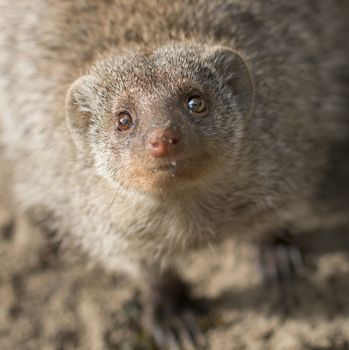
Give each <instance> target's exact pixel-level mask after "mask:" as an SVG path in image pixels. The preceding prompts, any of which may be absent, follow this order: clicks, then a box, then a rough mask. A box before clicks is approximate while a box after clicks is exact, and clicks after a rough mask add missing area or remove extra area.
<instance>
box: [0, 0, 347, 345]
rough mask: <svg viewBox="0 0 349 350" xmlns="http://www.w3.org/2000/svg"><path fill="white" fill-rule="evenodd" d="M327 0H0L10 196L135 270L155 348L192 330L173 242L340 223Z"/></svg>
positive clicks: (340, 135)
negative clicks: (211, 0) (12, 193)
mask: <svg viewBox="0 0 349 350" xmlns="http://www.w3.org/2000/svg"><path fill="white" fill-rule="evenodd" d="M341 6H343V5H342V4H341V2H340V1H334V2H331V3H329V2H327V1H325V0H321V1H318V2H316V3H315V2H312V1H304V0H296V1H293V2H291V3H290V2H289V1H286V0H282V1H264V0H258V1H256V0H246V1H238V0H219V1H214V2H210V1H207V0H198V1H190V2H188V1H183V0H175V1H172V2H167V1H152V0H141V1H139V0H137V1H135V0H131V1H130V0H127V1H126V0H108V1H107V0H104V1H95V0H81V1H73V0H63V1H59V2H54V1H50V0H38V1H29V0H25V1H20V2H10V1H7V0H1V1H0V12H1V14H2V16H1V18H0V45H1V53H0V122H1V130H2V134H1V142H2V143H3V144H4V145H5V147H6V152H5V153H6V158H7V160H8V162H10V163H11V166H12V167H13V169H14V175H13V183H14V192H15V195H16V198H17V201H18V203H19V205H18V207H19V208H20V210H22V211H23V212H30V213H32V215H34V214H35V213H39V214H38V215H41V216H45V215H48V216H49V217H50V222H51V224H52V226H54V227H55V228H56V229H57V230H58V231H59V232H60V233H61V235H62V237H63V238H64V237H70V238H71V239H73V241H74V242H76V243H77V244H78V245H79V246H80V247H81V249H83V250H84V251H86V252H88V253H89V255H90V256H91V258H92V259H94V260H96V261H100V262H102V263H103V264H104V265H105V267H106V268H108V269H110V270H124V271H125V272H126V273H128V274H129V275H130V276H131V278H133V279H134V280H136V281H139V282H140V283H141V284H142V286H143V290H144V294H143V295H144V317H145V319H146V320H147V322H146V325H147V326H146V327H147V329H148V331H149V332H150V333H151V334H152V335H153V336H154V338H155V340H156V342H157V343H158V344H159V345H160V346H166V344H168V342H169V339H173V337H174V336H173V334H172V333H171V332H172V331H173V329H176V332H177V333H180V334H182V333H183V334H182V336H183V337H188V338H190V339H191V341H192V342H194V344H195V342H198V340H197V339H198V336H197V334H198V332H197V331H196V327H195V323H194V322H193V319H192V317H191V316H190V315H191V314H190V313H189V311H190V310H191V308H192V306H193V303H192V300H191V295H190V290H189V287H188V286H187V285H186V284H185V283H184V282H183V281H182V280H181V278H180V276H179V275H178V274H177V273H176V271H175V268H174V266H175V263H176V260H177V259H178V258H180V257H181V256H183V255H184V254H187V253H188V252H190V251H192V250H194V249H199V248H200V247H205V246H207V245H209V244H214V243H216V242H221V241H223V240H224V239H226V238H228V237H229V238H232V237H237V238H238V237H240V238H241V237H243V238H246V239H250V240H254V241H261V242H262V241H264V242H265V241H268V240H269V238H270V239H271V238H272V239H274V237H279V235H281V233H282V232H284V231H285V230H288V229H289V227H291V226H292V227H293V228H297V229H302V228H303V227H306V226H307V225H308V226H312V227H317V226H323V225H324V224H326V225H328V226H329V229H330V226H331V224H330V223H332V222H339V221H341V222H344V223H345V224H346V223H347V221H348V218H347V213H348V193H349V190H348V184H347V180H346V174H348V168H349V167H348V160H347V157H345V150H348V147H347V145H348V124H349V123H348V106H347V101H348V99H347V96H348V95H347V89H346V81H345V79H343V77H344V76H345V75H346V76H348V67H347V56H346V53H345V52H346V51H345V50H346V49H345V46H346V45H347V43H346V40H345V35H344V33H345V30H346V28H345V26H346V24H345V19H346V18H343V17H344V15H343V9H342V8H341ZM340 150H341V151H340ZM334 154H335V155H336V157H334V156H333V155H334ZM335 179H336V180H335ZM335 181H337V182H335ZM338 181H339V182H338ZM272 239H271V240H272ZM286 241H287V240H286ZM282 243H284V242H282ZM286 243H287V242H286ZM262 257H263V255H262ZM284 257H286V260H287V261H288V263H290V264H292V263H294V262H295V261H294V260H295V252H294V250H290V252H288V250H287V249H286V250H285V252H284ZM267 271H268V269H267ZM273 273H275V271H274V272H273ZM179 300H180V301H181V302H179ZM188 315H189V316H188ZM164 320H165V321H166V323H164V322H163V321H164ZM178 320H180V321H181V323H180V324H181V326H180V327H179V328H178V326H177V325H178V322H177V321H178ZM165 324H167V325H170V327H166V326H165ZM183 337H182V338H183ZM180 338H181V337H180Z"/></svg>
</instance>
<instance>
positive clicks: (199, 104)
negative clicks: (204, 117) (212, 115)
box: [188, 96, 206, 114]
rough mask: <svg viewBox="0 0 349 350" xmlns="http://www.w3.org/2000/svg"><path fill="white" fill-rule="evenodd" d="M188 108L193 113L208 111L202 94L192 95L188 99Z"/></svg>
mask: <svg viewBox="0 0 349 350" xmlns="http://www.w3.org/2000/svg"><path fill="white" fill-rule="evenodd" d="M188 108H189V110H190V112H192V113H198V114H199V113H204V112H206V103H205V100H204V98H203V97H201V96H190V97H189V99H188Z"/></svg>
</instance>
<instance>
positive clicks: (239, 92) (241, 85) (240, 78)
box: [210, 46, 254, 116]
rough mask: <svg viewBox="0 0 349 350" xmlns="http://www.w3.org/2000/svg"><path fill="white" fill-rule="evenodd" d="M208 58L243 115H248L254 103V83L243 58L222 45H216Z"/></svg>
mask: <svg viewBox="0 0 349 350" xmlns="http://www.w3.org/2000/svg"><path fill="white" fill-rule="evenodd" d="M210 59H211V60H212V64H213V66H214V68H215V69H216V71H217V72H218V73H219V75H220V76H221V77H222V79H223V80H222V83H223V84H224V85H228V86H230V87H231V89H232V91H233V94H234V96H236V101H237V105H238V107H239V109H240V110H241V112H242V113H243V115H244V116H249V115H250V114H251V113H252V109H253V104H254V83H253V79H252V75H251V72H250V70H249V68H248V67H247V64H246V62H245V60H244V59H243V58H242V57H241V56H240V55H239V54H238V53H236V52H235V51H233V50H231V49H230V48H227V47H223V46H220V47H217V48H216V49H215V50H214V52H213V53H212V54H211V55H210Z"/></svg>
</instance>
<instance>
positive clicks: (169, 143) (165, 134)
mask: <svg viewBox="0 0 349 350" xmlns="http://www.w3.org/2000/svg"><path fill="white" fill-rule="evenodd" d="M181 138H182V133H181V131H180V130H179V129H173V128H171V129H170V128H166V129H163V128H156V129H154V130H152V131H151V132H150V133H149V134H148V137H147V139H146V147H147V149H148V151H149V153H150V155H152V156H153V157H166V156H173V155H176V154H178V153H179V152H180V151H181V149H182V147H181V146H182V142H181Z"/></svg>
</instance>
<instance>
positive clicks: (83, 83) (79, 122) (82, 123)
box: [65, 75, 97, 150]
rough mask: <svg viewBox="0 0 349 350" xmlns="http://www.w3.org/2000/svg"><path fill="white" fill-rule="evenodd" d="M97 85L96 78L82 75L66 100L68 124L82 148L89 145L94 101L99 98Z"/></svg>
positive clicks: (75, 82)
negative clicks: (88, 139)
mask: <svg viewBox="0 0 349 350" xmlns="http://www.w3.org/2000/svg"><path fill="white" fill-rule="evenodd" d="M95 87H96V82H95V78H93V77H92V76H90V75H86V76H83V77H80V78H78V79H77V80H75V81H74V82H73V83H72V85H71V86H70V88H69V90H68V92H67V96H66V100H65V109H66V122H67V126H68V129H69V131H70V132H71V134H72V137H73V139H74V141H75V144H76V145H77V146H78V148H79V149H80V150H84V149H86V146H87V138H88V128H89V126H90V121H91V116H92V113H93V102H95V100H96V98H97V94H96V90H95Z"/></svg>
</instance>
